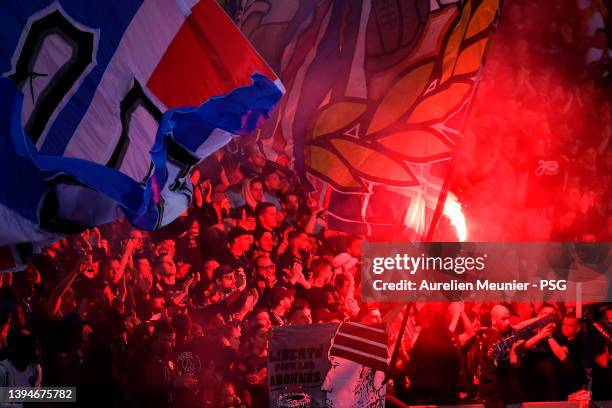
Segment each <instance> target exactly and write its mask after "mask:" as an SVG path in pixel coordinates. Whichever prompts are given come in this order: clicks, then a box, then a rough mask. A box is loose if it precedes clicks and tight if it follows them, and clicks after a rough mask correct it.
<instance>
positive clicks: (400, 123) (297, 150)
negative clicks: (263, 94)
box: [240, 0, 501, 240]
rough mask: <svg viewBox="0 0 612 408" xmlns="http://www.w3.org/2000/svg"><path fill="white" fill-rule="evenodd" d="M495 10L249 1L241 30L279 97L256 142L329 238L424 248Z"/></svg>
mask: <svg viewBox="0 0 612 408" xmlns="http://www.w3.org/2000/svg"><path fill="white" fill-rule="evenodd" d="M500 8H501V0H415V1H400V0H317V1H299V0H249V1H247V2H246V5H245V6H244V8H243V10H242V13H241V15H240V26H241V29H242V31H243V32H244V33H245V35H246V36H247V37H248V38H249V39H250V40H251V42H252V43H253V45H254V46H255V47H256V48H257V49H258V51H259V52H260V54H261V55H262V56H263V57H264V58H265V59H266V60H267V61H268V63H269V64H270V65H271V67H272V68H273V69H274V70H275V71H276V72H277V73H278V74H279V76H280V78H281V80H282V81H283V83H284V84H285V86H286V88H287V94H286V97H285V98H284V99H283V101H282V102H281V104H280V109H279V110H278V112H277V115H276V117H275V118H274V120H273V121H270V122H269V123H268V124H267V125H266V129H265V131H264V132H263V135H262V149H263V151H264V152H265V154H266V155H267V157H268V158H269V159H270V160H280V159H281V158H283V159H286V158H292V159H293V160H294V164H295V167H296V169H297V170H298V172H299V173H301V175H302V176H305V177H306V178H307V179H308V180H309V181H310V182H311V184H312V185H313V186H314V188H315V189H316V190H317V191H318V192H319V198H320V201H321V203H322V204H324V205H325V207H326V208H327V210H328V222H329V227H330V228H331V229H336V230H343V231H350V232H356V233H360V234H368V235H373V236H394V237H398V236H402V237H405V238H407V239H410V240H423V239H426V238H427V237H428V236H430V235H431V233H432V232H433V228H435V224H436V220H437V219H438V217H439V216H440V214H441V212H442V208H443V205H444V200H445V197H446V194H447V184H448V178H449V171H450V168H451V160H452V158H453V155H454V153H455V151H456V148H457V145H458V143H459V142H460V140H461V135H460V129H461V127H462V124H463V122H464V120H465V118H466V114H467V111H468V109H469V105H470V100H471V98H472V95H473V93H474V92H475V90H476V84H477V80H478V75H479V72H480V70H481V67H482V66H483V62H484V58H485V54H486V50H487V48H488V47H489V45H490V42H491V37H492V35H493V33H494V31H495V28H496V25H497V21H498V18H499V12H500Z"/></svg>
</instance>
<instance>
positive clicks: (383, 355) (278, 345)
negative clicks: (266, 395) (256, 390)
mask: <svg viewBox="0 0 612 408" xmlns="http://www.w3.org/2000/svg"><path fill="white" fill-rule="evenodd" d="M387 364H388V352H387V334H386V331H385V328H384V326H369V325H364V324H360V323H352V322H351V323H340V324H335V323H328V324H315V325H308V326H283V327H276V328H274V329H273V331H272V339H271V340H270V349H269V352H268V369H267V371H268V384H269V387H270V406H271V407H275V408H276V407H278V408H290V407H291V408H297V407H302V408H306V407H312V408H320V407H342V408H352V407H355V408H361V407H372V408H383V407H384V406H385V394H386V386H385V384H384V379H385V373H386V371H387Z"/></svg>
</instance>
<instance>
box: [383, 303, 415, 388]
mask: <svg viewBox="0 0 612 408" xmlns="http://www.w3.org/2000/svg"><path fill="white" fill-rule="evenodd" d="M409 305H410V303H406V305H405V306H404V316H403V318H402V324H401V326H400V329H399V333H398V334H397V340H395V347H393V353H392V354H391V360H390V361H389V369H388V370H387V372H386V373H385V380H384V381H383V384H386V383H387V382H389V380H390V379H391V371H392V370H394V369H395V362H396V361H397V355H398V354H399V348H400V344H401V343H402V339H403V337H404V332H405V331H406V325H407V324H408V306H409Z"/></svg>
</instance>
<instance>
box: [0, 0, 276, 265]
mask: <svg viewBox="0 0 612 408" xmlns="http://www.w3.org/2000/svg"><path fill="white" fill-rule="evenodd" d="M0 21H1V22H2V24H3V30H2V32H1V33H0V72H2V76H3V77H4V78H2V79H1V80H0V88H1V89H0V138H1V139H2V140H1V141H0V143H1V144H2V146H3V148H2V150H1V151H0V160H1V161H0V179H1V182H0V245H5V247H0V259H1V260H2V261H0V268H1V269H4V270H10V269H17V268H19V267H20V265H19V264H20V263H21V262H23V260H24V259H23V258H24V253H25V252H27V251H28V249H31V248H29V247H30V244H32V243H33V244H35V245H36V244H41V245H42V244H46V243H49V242H52V241H53V240H55V239H57V238H59V237H60V236H62V235H63V234H67V233H73V232H77V231H80V230H83V229H85V228H88V227H90V226H93V225H100V224H102V223H105V222H109V221H111V220H113V219H116V218H117V217H118V216H120V215H121V214H125V215H126V216H127V217H128V218H129V220H130V221H131V222H132V223H133V224H134V225H135V226H136V227H138V228H142V229H148V230H150V229H154V228H157V227H159V226H163V225H166V224H168V223H169V222H171V221H172V220H173V219H174V218H176V217H177V216H178V215H180V214H181V213H182V212H184V211H185V209H187V207H188V205H189V202H190V199H191V194H192V187H191V184H190V180H189V177H188V171H189V169H190V168H191V167H192V166H193V165H195V164H196V163H197V162H198V161H200V160H201V159H203V158H205V157H206V156H208V155H210V154H211V153H213V152H214V151H215V150H217V149H218V148H220V147H222V146H223V145H225V144H226V143H227V142H229V140H230V139H231V137H232V136H233V135H240V134H244V133H248V132H251V131H252V130H254V129H255V128H256V127H257V126H258V125H260V124H261V122H262V120H263V119H265V118H266V117H268V116H269V114H270V112H271V110H272V109H273V107H274V106H275V105H276V103H277V102H278V101H279V100H280V97H281V96H282V92H283V91H284V88H283V85H282V84H281V83H280V81H279V80H278V79H277V77H276V75H275V74H274V73H273V71H271V69H270V68H269V67H268V65H267V64H266V63H265V62H264V61H263V60H262V59H261V57H260V56H259V55H258V54H257V52H256V51H255V50H254V49H253V48H252V47H251V45H250V44H249V42H248V41H247V40H246V39H245V38H244V36H243V35H242V34H241V33H240V31H239V30H238V29H237V28H236V26H235V25H234V24H233V23H232V21H231V20H230V19H229V18H228V17H227V16H226V15H225V13H224V12H223V10H222V9H221V8H220V7H218V5H217V4H216V3H215V2H214V0H201V1H199V2H198V1H186V0H176V1H174V0H152V1H146V2H144V1H142V0H120V1H119V0H115V1H102V0H99V1H90V2H74V1H56V2H52V1H41V0H20V1H17V2H4V3H2V4H0ZM204 101H206V102H205V103H203V102H204ZM202 103H203V104H202ZM198 105H199V107H198ZM194 106H195V107H194ZM7 245H10V246H7Z"/></svg>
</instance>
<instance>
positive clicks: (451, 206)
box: [443, 191, 467, 242]
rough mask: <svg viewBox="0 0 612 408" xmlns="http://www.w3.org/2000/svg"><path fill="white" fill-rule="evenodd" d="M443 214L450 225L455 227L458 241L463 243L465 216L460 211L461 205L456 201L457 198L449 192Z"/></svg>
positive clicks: (465, 234)
mask: <svg viewBox="0 0 612 408" xmlns="http://www.w3.org/2000/svg"><path fill="white" fill-rule="evenodd" d="M443 213H444V215H446V216H447V217H448V219H449V220H450V222H451V225H452V226H453V227H455V230H456V231H457V238H458V239H459V241H461V242H464V241H465V240H466V239H467V225H466V223H465V216H464V215H463V211H461V204H459V201H457V197H455V195H454V194H453V193H451V192H450V191H449V192H448V195H447V196H446V202H445V203H444V211H443Z"/></svg>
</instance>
